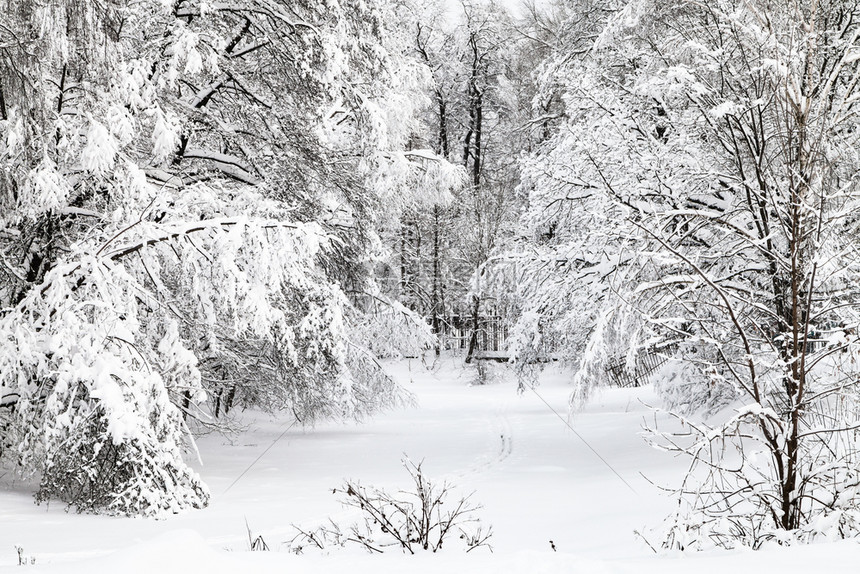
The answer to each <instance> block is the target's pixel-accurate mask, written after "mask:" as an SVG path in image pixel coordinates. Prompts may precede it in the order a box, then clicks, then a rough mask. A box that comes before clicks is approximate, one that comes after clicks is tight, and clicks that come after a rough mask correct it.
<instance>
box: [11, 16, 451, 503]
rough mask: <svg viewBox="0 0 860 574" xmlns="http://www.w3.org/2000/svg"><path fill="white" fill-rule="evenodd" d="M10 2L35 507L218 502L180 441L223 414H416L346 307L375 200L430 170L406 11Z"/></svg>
mask: <svg viewBox="0 0 860 574" xmlns="http://www.w3.org/2000/svg"><path fill="white" fill-rule="evenodd" d="M4 11H5V14H6V15H5V16H4V21H3V25H2V26H0V163H2V165H3V166H4V169H3V170H2V173H0V256H2V268H0V274H2V282H0V285H2V286H0V302H2V311H0V342H2V344H0V410H2V411H3V413H4V415H3V416H4V420H5V421H7V424H5V425H4V426H3V427H2V428H0V433H2V441H3V442H4V443H6V444H10V445H12V446H13V447H14V448H12V449H8V451H7V452H15V453H17V455H18V457H19V462H20V463H21V465H22V467H23V468H25V469H27V470H29V471H34V472H38V473H40V477H41V479H40V480H41V483H40V485H41V486H40V491H39V493H38V495H37V497H38V498H40V499H41V498H53V497H57V498H59V499H61V500H65V501H67V502H69V503H71V504H74V505H75V506H76V507H77V508H78V509H81V510H105V511H109V512H117V513H128V514H147V515H150V514H159V513H162V512H165V511H177V510H180V509H183V508H188V507H200V506H203V505H205V504H206V501H207V498H208V494H207V491H206V488H205V486H204V485H203V484H202V483H201V482H200V479H199V478H198V477H197V476H196V475H195V474H194V472H193V471H191V470H190V469H189V468H188V466H187V465H186V464H185V463H184V462H183V460H182V456H181V451H182V448H183V447H184V446H187V445H188V444H189V443H191V442H192V440H191V439H190V433H189V432H188V429H187V428H186V423H185V420H186V417H187V416H189V415H191V416H194V417H197V418H198V420H201V421H204V420H205V417H206V415H205V414H204V413H203V411H202V410H201V408H200V407H201V406H202V404H203V403H204V402H205V401H207V400H209V401H211V402H212V403H213V407H214V412H215V413H217V412H218V411H219V409H220V408H221V407H222V406H223V407H224V408H228V407H229V406H230V405H231V404H234V403H237V402H240V401H241V402H242V403H243V404H245V405H257V406H261V407H265V408H270V409H286V410H289V411H292V412H293V413H294V414H295V415H296V416H297V417H298V418H299V419H301V420H303V421H304V420H307V419H308V418H313V417H318V416H360V415H362V414H365V413H368V412H370V411H372V410H373V409H376V408H379V407H380V406H383V405H386V404H390V403H391V402H392V401H396V400H397V398H398V393H399V391H398V389H397V387H396V385H394V383H393V381H391V380H390V379H389V378H388V377H387V376H386V375H385V374H384V373H383V372H382V371H381V369H380V368H379V366H378V365H377V364H376V363H375V359H374V356H373V353H372V352H371V351H370V350H368V348H367V345H366V344H365V343H364V341H362V340H361V337H362V333H365V332H366V330H367V325H366V319H365V317H364V316H363V314H362V312H361V310H360V308H357V307H355V306H353V304H352V302H351V300H350V298H349V297H348V295H347V293H349V292H352V291H355V290H360V289H363V288H364V287H365V286H366V285H367V266H366V263H365V259H366V255H367V254H368V253H369V252H370V250H371V249H372V248H373V246H374V244H375V239H374V228H375V226H376V223H377V217H378V214H379V211H380V207H381V206H382V205H385V206H386V207H391V206H392V205H394V206H395V207H396V206H397V205H402V201H401V200H400V199H399V198H400V194H402V191H403V190H402V182H404V181H407V182H409V181H415V180H421V179H422V178H430V177H433V176H434V175H433V173H431V174H429V175H428V174H427V172H428V170H427V167H426V163H427V161H428V159H427V158H425V157H417V156H416V155H415V154H411V155H410V154H406V153H404V151H405V150H406V147H407V146H406V141H407V138H408V136H409V135H410V132H411V126H412V115H413V109H414V106H413V103H415V102H420V100H421V96H420V91H419V88H420V87H421V85H422V82H423V81H424V78H426V73H425V72H424V70H423V68H422V65H421V63H420V62H417V61H416V60H413V59H410V58H406V57H404V56H403V55H402V54H403V49H402V48H403V47H402V46H401V44H400V41H399V40H398V39H397V36H395V35H392V34H389V31H388V30H389V26H390V25H392V24H394V23H396V22H397V21H398V20H399V19H400V18H401V17H402V16H403V14H404V7H403V6H401V5H400V4H398V3H397V2H387V1H379V2H375V1H374V2H362V3H338V2H336V1H322V2H317V1H307V2H306V1H301V2H282V1H279V0H242V1H239V2H230V3H210V2H202V1H201V2H198V1H196V0H176V1H173V2H171V1H166V2H165V1H156V0H146V1H143V2H125V1H122V0H120V1H116V2H108V3H105V2H97V1H94V0H69V1H66V0H49V1H46V2H40V3H38V4H33V3H31V2H28V1H24V0H11V1H10V2H7V3H6V5H5V6H4ZM433 159H434V160H436V159H437V158H433ZM443 167H444V166H443ZM444 171H445V170H444V169H442V172H444ZM400 312H403V313H405V312H406V311H405V310H400ZM398 325H401V326H404V325H405V326H407V327H410V328H411V327H412V326H415V325H417V323H416V322H415V321H414V320H409V321H405V322H404V321H401V322H400V323H398ZM418 326H419V327H420V325H418ZM419 332H422V331H420V330H419ZM423 332H425V333H426V329H424V331H423ZM401 334H402V333H401ZM428 341H429V340H428V339H427V337H424V338H419V339H417V340H416V344H418V345H427V344H428ZM215 405H217V406H215ZM183 437H187V440H186V439H185V438H183Z"/></svg>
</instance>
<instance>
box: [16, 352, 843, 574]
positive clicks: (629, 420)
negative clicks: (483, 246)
mask: <svg viewBox="0 0 860 574" xmlns="http://www.w3.org/2000/svg"><path fill="white" fill-rule="evenodd" d="M389 368H390V370H391V372H392V373H393V374H394V375H395V376H396V377H397V378H398V380H400V381H401V383H402V384H403V386H404V387H406V388H407V389H408V390H409V391H411V392H412V393H414V395H415V398H416V401H417V406H415V407H408V408H403V409H400V410H395V411H391V412H388V413H383V414H381V415H378V416H377V417H376V418H374V419H373V420H371V421H368V422H366V423H364V424H352V423H350V424H338V423H325V424H319V425H317V426H316V428H313V429H306V430H302V429H300V428H298V426H295V427H292V428H290V424H291V422H292V421H291V420H273V419H271V418H269V417H267V416H263V415H260V414H256V413H243V422H244V423H245V424H247V425H251V426H250V428H251V429H252V430H249V431H246V432H242V433H239V434H237V435H235V436H233V437H231V438H225V437H223V436H221V435H216V434H210V435H207V436H204V437H202V438H200V439H199V441H198V446H199V448H200V451H201V454H202V457H203V461H204V465H203V466H202V467H201V466H199V465H197V470H198V471H199V472H200V473H201V475H202V477H203V478H204V480H205V481H206V482H207V483H208V485H209V487H210V489H211V491H212V500H211V505H210V507H209V508H207V509H205V510H201V511H193V512H188V513H185V514H181V515H177V516H174V517H172V518H169V519H166V520H161V521H156V520H145V519H123V518H108V517H103V516H90V515H78V514H75V513H74V512H73V511H72V512H66V509H65V508H64V506H63V505H61V504H57V503H53V504H50V505H42V506H36V505H34V504H33V502H32V485H28V484H27V482H26V481H22V480H20V479H16V478H13V473H12V472H9V470H8V469H6V470H0V573H4V572H16V573H18V572H32V573H36V572H51V573H58V572H63V573H65V572H87V573H90V572H123V573H130V572H159V573H166V572H206V573H207V574H208V573H217V572H225V573H226V572H231V573H232V572H291V573H311V572H354V573H359V574H360V573H363V572H368V573H369V572H374V573H378V572H395V571H396V572H402V571H405V572H410V573H423V572H427V573H429V572H470V573H472V572H487V573H491V572H492V573H499V572H511V573H514V572H516V573H519V572H535V573H536V572H584V573H634V572H635V573H637V574H647V573H650V572H659V573H661V574H663V573H673V572H678V573H681V572H684V573H687V572H696V574H706V573H710V572H713V573H716V572H720V573H721V574H723V573H725V572H776V571H779V572H818V571H824V570H826V571H827V572H828V573H833V572H846V573H847V572H855V571H856V569H857V564H858V563H860V546H858V544H856V543H855V542H850V541H846V542H840V543H829V544H817V545H812V546H807V547H792V548H768V549H765V550H762V551H759V552H755V553H754V552H750V551H738V552H715V553H708V554H688V555H670V556H667V555H661V556H656V555H654V554H653V553H652V551H651V550H650V549H649V548H648V546H647V545H645V544H644V543H643V542H642V541H641V540H640V539H638V538H637V537H636V536H635V535H634V533H633V531H634V530H640V531H642V532H647V531H648V529H649V527H654V526H656V525H658V524H659V522H660V521H661V520H662V519H663V518H664V517H665V516H666V515H668V514H669V513H670V512H671V510H672V500H671V499H670V498H668V497H665V496H663V495H662V494H661V493H660V491H659V490H658V489H657V488H655V487H654V486H653V485H652V484H651V483H650V482H649V480H646V479H645V478H644V477H643V476H642V474H644V475H645V476H647V477H648V479H650V480H651V481H655V482H656V483H659V484H672V483H673V481H674V480H676V479H679V478H680V476H681V472H682V471H683V468H684V466H685V461H684V460H681V459H676V458H673V457H672V455H671V454H669V453H665V452H659V451H656V450H654V449H651V448H650V447H649V446H648V445H647V444H646V443H645V442H644V441H643V440H642V438H641V437H640V436H639V434H638V433H639V432H640V429H641V425H642V423H643V419H644V418H646V417H648V418H649V419H650V418H652V417H653V415H652V414H651V412H650V411H649V410H648V408H647V407H646V406H644V404H643V402H644V403H652V404H655V403H656V402H657V400H656V398H655V397H654V396H653V393H652V391H651V390H650V389H649V388H643V389H610V390H606V391H604V392H603V393H602V394H601V395H599V396H597V397H596V398H595V399H594V400H593V402H592V404H591V405H590V406H589V407H588V408H586V410H585V411H584V412H582V413H579V414H577V415H576V416H575V417H574V418H573V419H571V420H570V424H571V425H572V426H573V428H574V429H575V431H576V433H577V434H578V435H580V436H581V437H583V438H584V439H585V440H586V441H588V443H589V444H590V445H591V446H592V447H594V449H595V450H596V451H597V452H598V453H600V455H601V456H602V457H603V458H604V459H605V460H606V461H607V462H608V463H609V464H610V465H611V466H612V469H614V471H616V472H618V473H619V474H620V475H621V476H622V477H623V478H624V480H625V481H626V482H628V483H629V484H630V486H631V487H632V488H633V489H634V490H635V493H634V492H633V491H632V490H631V489H630V488H628V487H627V486H626V485H625V484H624V482H622V481H621V480H620V479H619V478H618V477H617V476H616V475H615V474H614V472H613V470H612V469H610V468H609V467H607V466H606V464H604V462H602V461H601V460H600V459H599V458H598V457H597V456H596V455H595V454H594V453H593V452H592V451H591V450H590V449H589V448H588V446H586V445H585V444H584V443H583V442H582V441H581V440H580V439H579V438H578V437H577V435H576V434H574V432H572V431H571V430H570V429H568V428H567V426H566V423H565V421H564V420H562V419H561V418H559V416H557V415H556V414H555V413H554V412H552V411H551V410H550V407H548V406H547V405H546V404H544V402H543V401H542V399H545V400H546V401H547V403H549V405H550V406H551V407H552V408H553V409H555V410H556V411H557V412H558V413H560V414H561V415H562V417H566V415H567V412H566V405H567V400H568V395H569V393H570V387H569V386H568V384H567V377H566V376H564V375H562V374H561V373H559V372H551V373H546V374H545V375H544V377H543V379H542V384H541V386H539V387H538V388H537V393H539V395H538V394H535V393H532V392H531V391H526V392H525V393H524V394H522V395H519V394H517V391H516V381H515V380H514V379H513V377H512V376H509V375H507V374H506V372H505V371H504V369H503V368H501V367H499V368H494V369H491V371H492V372H494V373H497V374H498V373H502V376H498V377H496V379H497V380H492V381H491V382H490V383H489V384H486V385H470V384H469V383H470V382H471V381H473V380H474V377H475V371H474V368H467V367H464V366H463V364H462V357H445V358H443V359H442V360H441V361H440V362H439V364H438V365H436V368H435V369H434V370H427V369H426V368H425V367H424V366H423V365H422V363H421V361H420V360H409V361H401V362H398V363H391V364H389ZM658 422H661V424H663V425H668V424H669V422H668V421H666V420H662V421H658ZM288 428H289V430H288V432H286V434H283V433H284V431H285V430H287V429H288ZM282 434H283V437H282V438H281V439H280V440H277V439H278V437H280V436H281V435H282ZM270 447H271V448H270ZM267 449H269V450H268V451H267ZM404 454H405V455H408V456H409V457H410V458H411V459H412V460H413V461H421V460H423V461H424V466H423V468H424V471H425V472H426V473H427V475H428V476H429V477H430V478H431V479H436V480H437V481H441V480H443V479H446V480H448V481H450V482H452V483H454V484H455V486H457V487H458V491H459V492H462V494H464V495H465V494H468V493H470V492H474V495H473V501H474V502H477V503H481V504H483V506H484V508H483V509H481V510H480V517H481V519H482V521H483V522H484V523H487V524H491V525H492V526H493V530H494V533H495V534H494V537H493V538H492V539H491V544H492V546H493V550H494V552H493V553H490V552H489V551H488V550H487V549H485V548H478V549H476V550H474V551H473V552H471V553H469V554H465V553H463V552H462V551H461V550H460V549H458V548H454V547H453V546H452V547H450V548H445V549H444V550H443V551H442V552H441V553H440V554H435V555H434V554H429V553H427V554H419V555H417V556H409V555H404V554H401V553H400V552H398V551H396V550H389V551H388V552H387V553H386V554H384V555H368V554H365V553H364V552H363V551H360V550H358V549H353V550H337V549H336V550H332V551H331V553H330V554H328V555H324V554H303V555H299V556H296V555H294V554H290V553H289V552H288V551H287V550H286V542H288V541H289V540H290V539H291V538H292V537H293V535H294V533H295V532H294V530H293V528H292V526H291V525H293V524H296V525H300V526H302V527H304V528H313V527H314V526H315V525H317V524H321V523H322V522H324V521H325V520H327V519H328V518H329V517H331V518H333V519H335V520H337V521H349V520H350V518H351V517H352V516H353V515H352V512H353V511H351V510H348V509H345V508H344V507H343V506H341V504H340V502H339V500H338V498H337V497H336V496H334V495H333V494H332V492H331V490H332V488H334V487H338V486H341V485H342V482H343V480H344V479H346V478H350V479H356V480H360V481H361V483H362V484H364V485H374V486H378V487H384V488H386V489H388V490H391V491H396V490H397V489H398V488H405V487H407V486H408V483H409V477H408V475H407V474H406V472H405V471H404V470H403V468H402V465H401V462H400V461H401V458H402V457H403V455H404ZM260 455H263V456H262V457H261V458H260V459H259V461H258V462H256V464H252V463H254V461H255V460H256V459H257V458H258V457H260ZM249 467H250V469H249ZM245 471H247V472H245ZM243 472H245V474H244V475H243ZM4 473H5V474H4ZM640 473H642V474H640ZM237 479H238V480H237ZM246 524H247V526H246ZM248 528H250V531H251V533H252V534H253V537H255V538H256V537H257V536H262V537H263V539H264V540H265V541H266V543H267V544H268V546H269V547H270V549H271V551H270V552H250V551H249V550H248V546H249V540H248V530H247V529H248ZM550 540H552V541H553V542H554V544H555V546H556V549H557V552H554V551H553V550H552V548H551V547H550V543H549V541H550ZM16 545H17V546H19V547H21V548H22V549H23V553H24V555H25V556H28V557H33V558H35V564H34V565H27V566H26V567H19V566H18V565H17V564H18V553H17V551H16V549H15V546H16ZM22 568H26V569H22Z"/></svg>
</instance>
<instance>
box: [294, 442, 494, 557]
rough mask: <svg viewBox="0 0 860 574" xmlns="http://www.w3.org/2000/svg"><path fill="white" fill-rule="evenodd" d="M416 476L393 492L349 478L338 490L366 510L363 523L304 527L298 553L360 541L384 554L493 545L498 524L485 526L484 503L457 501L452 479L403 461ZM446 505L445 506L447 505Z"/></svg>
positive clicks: (351, 503)
mask: <svg viewBox="0 0 860 574" xmlns="http://www.w3.org/2000/svg"><path fill="white" fill-rule="evenodd" d="M403 466H404V467H405V468H406V470H407V472H408V473H409V476H410V477H411V479H412V483H413V485H412V489H410V490H403V491H400V492H398V493H396V494H391V493H389V492H386V491H385V490H383V489H380V488H375V487H365V486H362V485H361V484H360V483H359V482H357V481H350V480H348V481H346V482H345V483H344V485H343V486H342V487H341V488H339V489H335V490H334V492H335V493H339V494H341V495H343V496H344V497H345V498H344V500H343V502H344V504H345V505H346V506H349V507H352V508H355V509H358V510H360V511H361V515H362V521H361V522H359V523H355V524H353V525H352V526H350V527H348V528H345V527H343V526H341V525H339V524H338V523H336V522H334V521H329V524H327V525H324V526H322V527H320V528H317V529H316V530H313V531H305V530H301V529H298V531H299V532H298V534H297V535H296V536H295V537H294V538H293V540H292V541H291V543H290V548H291V550H292V551H293V552H296V553H299V554H300V553H302V552H303V551H304V549H305V548H317V549H319V550H324V549H326V548H329V547H339V546H340V547H342V546H346V545H347V544H356V545H359V546H361V547H363V548H364V549H365V550H367V551H368V552H384V551H385V550H386V549H387V548H391V547H393V548H396V549H399V550H400V551H402V552H408V553H409V554H415V553H416V552H418V551H421V550H429V551H431V552H437V551H439V550H441V549H442V545H443V543H444V544H445V545H446V546H450V545H451V541H452V540H453V541H454V543H456V541H457V540H459V541H460V545H461V546H462V547H463V548H465V550H466V552H470V551H472V550H474V549H475V548H479V547H481V546H484V547H487V548H488V549H490V550H491V551H492V548H491V547H490V545H489V539H490V537H491V536H492V534H493V531H492V527H489V528H487V529H486V530H484V528H483V526H481V525H480V520H479V519H478V518H477V517H476V516H475V513H476V512H477V511H478V510H480V508H481V507H480V505H475V504H472V503H471V502H470V500H469V498H470V496H466V497H465V498H461V499H460V500H458V501H456V502H455V501H452V500H450V498H449V495H450V494H451V493H452V487H451V485H450V484H448V483H447V482H445V483H442V484H441V485H438V484H437V483H434V482H432V481H431V480H430V479H428V478H427V476H426V475H425V474H424V471H423V470H422V468H421V463H418V464H415V463H413V462H411V461H409V460H408V459H406V460H404V461H403ZM443 505H444V508H443Z"/></svg>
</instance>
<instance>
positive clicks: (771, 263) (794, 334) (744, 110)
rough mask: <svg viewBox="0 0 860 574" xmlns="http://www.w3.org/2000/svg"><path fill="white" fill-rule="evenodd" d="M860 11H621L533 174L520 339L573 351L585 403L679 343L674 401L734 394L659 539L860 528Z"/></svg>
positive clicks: (586, 62) (708, 540) (744, 538)
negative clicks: (611, 360) (606, 370)
mask: <svg viewBox="0 0 860 574" xmlns="http://www.w3.org/2000/svg"><path fill="white" fill-rule="evenodd" d="M858 15H860V14H858V12H857V8H856V6H855V5H854V4H853V3H850V2H842V1H840V0H835V1H832V2H821V1H817V0H811V1H784V2H783V1H780V2H776V3H774V2H755V1H753V2H734V1H731V0H726V1H718V2H709V3H707V4H702V3H697V2H686V1H681V2H671V3H665V2H655V1H651V0H642V1H635V2H629V3H627V4H626V5H625V6H624V7H623V9H621V10H618V11H617V12H615V13H614V14H613V15H612V16H611V17H610V18H609V20H608V22H607V24H606V25H605V26H604V27H603V30H602V32H601V33H600V35H599V36H598V37H597V39H596V41H595V42H594V43H593V44H592V45H591V47H590V49H589V53H588V55H587V57H586V58H582V59H580V60H579V61H578V62H577V63H575V65H572V66H567V68H566V69H567V70H568V74H569V75H567V76H566V77H565V76H563V79H564V80H565V82H566V86H567V87H566V90H565V93H564V96H563V97H564V103H565V108H566V116H567V117H566V119H565V121H564V122H563V124H562V125H561V127H560V128H559V129H558V131H557V132H556V133H555V135H554V136H553V137H552V138H551V139H550V140H548V141H547V142H546V144H545V145H544V147H543V148H542V150H541V152H540V153H538V154H536V155H534V156H532V158H531V159H529V160H528V162H527V166H526V170H525V171H526V173H527V177H528V181H529V183H530V186H531V187H530V212H529V215H528V217H527V219H526V222H527V223H528V224H529V233H530V236H531V241H530V242H529V244H527V246H526V247H524V253H525V252H526V249H528V250H531V252H532V253H533V254H534V255H532V257H531V258H528V257H521V258H519V262H520V264H521V265H523V269H524V270H523V271H521V277H522V290H523V293H524V295H525V296H526V297H528V299H529V300H530V301H532V302H533V306H532V308H531V309H529V310H528V311H529V312H528V313H524V314H523V319H522V321H521V328H520V331H521V337H520V339H521V340H522V341H523V342H524V343H523V346H522V348H523V349H528V348H529V347H528V345H529V344H531V345H534V342H535V341H539V340H541V339H542V338H544V340H546V338H549V339H550V340H551V342H553V343H555V342H556V341H552V338H553V336H554V337H556V340H557V341H558V340H560V341H561V344H560V348H561V349H562V350H564V349H567V350H568V353H569V354H570V355H571V356H576V355H578V356H580V357H581V360H580V362H579V369H578V373H577V377H576V381H577V385H578V391H577V393H575V395H576V397H583V396H587V394H588V390H589V389H591V388H593V387H594V385H596V384H598V383H599V382H600V381H601V379H602V378H603V377H602V371H603V368H602V363H603V362H605V361H606V359H607V355H609V354H613V353H620V354H627V355H628V357H629V358H630V359H631V360H635V355H636V353H637V352H640V351H641V350H643V349H646V348H647V347H649V346H650V345H653V344H654V342H657V341H674V342H675V343H676V347H675V348H676V349H677V351H675V352H674V353H673V356H674V361H673V364H676V365H679V368H677V369H675V370H676V374H677V376H675V378H674V380H673V381H672V382H671V383H664V384H663V385H662V390H663V391H664V393H665V394H666V395H667V396H670V397H672V398H673V400H674V401H675V404H676V406H680V405H686V406H687V407H690V406H695V407H701V406H705V405H706V406H708V407H709V408H711V409H712V410H713V409H714V408H716V407H717V406H719V405H720V404H725V403H726V401H728V400H735V399H736V400H737V401H739V402H738V403H736V405H737V408H736V414H735V415H734V416H732V417H729V419H728V420H718V421H716V424H715V426H709V425H707V424H704V423H702V424H693V425H692V427H691V428H692V429H693V431H694V432H693V434H694V437H695V440H694V441H693V443H692V444H682V443H677V442H675V443H672V444H673V445H675V446H676V447H677V448H679V449H680V450H683V451H685V452H687V453H688V454H690V455H691V456H692V466H691V470H690V472H689V474H688V476H687V477H686V479H685V481H684V483H683V486H682V487H681V488H680V489H679V499H680V501H681V502H680V504H681V506H680V509H679V512H678V515H677V516H675V517H674V518H673V521H672V523H671V525H670V529H669V531H668V534H667V536H666V538H665V541H664V543H665V545H667V546H670V547H680V548H696V547H704V546H707V545H709V544H714V543H717V544H725V545H734V544H745V545H749V546H752V547H759V546H760V545H761V544H762V543H764V542H766V541H768V540H776V541H779V542H789V541H791V540H808V539H813V538H817V537H821V536H831V535H832V536H853V535H856V534H857V532H858V518H860V517H858V514H857V510H856V506H857V488H858V484H860V480H858V476H857V470H856V469H857V467H858V464H860V460H858V457H860V455H858V448H857V447H858V445H857V436H856V432H855V429H856V420H857V419H858V415H860V412H858V410H857V407H858V404H857V399H858V395H857V392H856V389H855V383H856V380H857V366H856V365H857V363H856V358H855V357H856V353H857V350H858V341H857V336H856V329H857V321H858V315H857V304H858V294H857V291H856V288H855V285H856V283H857V271H858V269H857V258H856V252H857V251H856V250H857V248H858V245H857V237H858V234H857V231H858V230H857V228H856V225H857V220H856V217H855V216H854V212H855V210H856V206H857V200H858V186H857V179H856V172H857V166H858V157H857V153H856V149H857V147H856V137H855V134H856V132H857V128H858V120H860V118H858V115H857V96H858V78H860V68H858V62H860V57H858V55H860V45H858V37H860V28H858V24H857V22H858V18H857V17H858ZM583 317H588V318H589V320H588V321H587V322H586V325H584V326H583V321H582V318H583ZM577 318H578V320H577ZM548 334H549V337H548ZM515 350H516V349H515Z"/></svg>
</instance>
